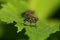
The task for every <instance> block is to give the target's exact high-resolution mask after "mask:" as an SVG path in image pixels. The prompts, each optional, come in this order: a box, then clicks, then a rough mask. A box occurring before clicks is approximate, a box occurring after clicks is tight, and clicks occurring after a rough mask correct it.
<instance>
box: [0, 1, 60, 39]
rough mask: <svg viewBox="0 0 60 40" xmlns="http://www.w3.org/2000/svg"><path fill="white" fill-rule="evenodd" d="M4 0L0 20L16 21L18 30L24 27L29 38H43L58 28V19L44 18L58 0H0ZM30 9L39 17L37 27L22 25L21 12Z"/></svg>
mask: <svg viewBox="0 0 60 40" xmlns="http://www.w3.org/2000/svg"><path fill="white" fill-rule="evenodd" d="M0 1H3V2H5V4H2V6H3V8H2V9H1V10H0V20H2V21H4V22H7V23H12V22H13V21H16V22H17V24H16V26H17V27H18V31H17V32H19V31H21V30H22V28H24V27H25V28H26V34H27V35H28V36H29V37H30V39H29V40H45V39H46V38H47V37H49V35H50V34H51V33H54V32H56V31H58V30H59V26H58V25H59V24H60V21H57V20H52V21H48V20H47V19H46V18H47V17H48V16H49V15H50V14H52V13H50V12H52V11H54V10H55V9H56V7H57V5H58V3H59V1H58V0H0ZM28 9H31V10H34V11H35V14H34V16H36V17H38V18H39V21H38V22H37V23H36V24H37V28H31V27H29V26H23V25H22V24H21V23H22V22H23V18H21V13H22V12H24V11H26V10H28Z"/></svg>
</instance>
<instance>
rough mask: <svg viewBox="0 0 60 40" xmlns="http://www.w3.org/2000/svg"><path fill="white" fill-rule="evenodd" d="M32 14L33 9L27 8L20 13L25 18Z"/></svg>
mask: <svg viewBox="0 0 60 40" xmlns="http://www.w3.org/2000/svg"><path fill="white" fill-rule="evenodd" d="M32 14H34V11H33V10H27V11H25V12H23V13H22V14H21V16H22V17H23V18H27V17H30V16H31V15H32Z"/></svg>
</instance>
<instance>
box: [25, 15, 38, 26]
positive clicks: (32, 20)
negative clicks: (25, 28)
mask: <svg viewBox="0 0 60 40" xmlns="http://www.w3.org/2000/svg"><path fill="white" fill-rule="evenodd" d="M37 21H38V18H37V17H34V16H30V17H29V18H25V19H24V25H25V23H26V22H29V23H30V26H36V22H37ZM32 23H34V25H32Z"/></svg>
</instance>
